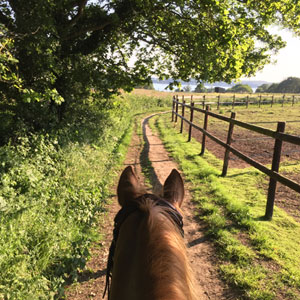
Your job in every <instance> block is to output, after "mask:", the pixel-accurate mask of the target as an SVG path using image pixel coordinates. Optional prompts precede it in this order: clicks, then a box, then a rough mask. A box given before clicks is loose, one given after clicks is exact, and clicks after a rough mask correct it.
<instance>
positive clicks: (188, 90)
mask: <svg viewBox="0 0 300 300" xmlns="http://www.w3.org/2000/svg"><path fill="white" fill-rule="evenodd" d="M183 91H184V92H187V93H189V92H191V91H192V88H191V86H190V85H189V84H188V85H186V86H185V87H184V88H183Z"/></svg>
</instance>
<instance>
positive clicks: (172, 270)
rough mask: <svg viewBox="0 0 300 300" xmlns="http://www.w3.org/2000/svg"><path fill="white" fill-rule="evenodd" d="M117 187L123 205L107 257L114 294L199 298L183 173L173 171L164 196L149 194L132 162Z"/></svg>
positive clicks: (118, 299) (122, 299)
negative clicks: (186, 235) (186, 234)
mask: <svg viewBox="0 0 300 300" xmlns="http://www.w3.org/2000/svg"><path fill="white" fill-rule="evenodd" d="M117 191H118V201H119V204H120V205H121V210H120V211H119V213H118V214H117V215H116V218H115V229H114V239H113V242H112V245H111V248H110V255H109V259H108V268H107V288H108V294H109V295H108V297H109V299H110V300H171V299H172V300H195V299H196V296H195V292H194V288H193V277H192V272H191V270H190V267H189V264H188V259H187V256H186V249H185V244H184V240H183V229H182V225H183V224H182V216H181V213H180V206H181V204H182V202H183V197H184V186H183V181H182V178H181V176H180V174H179V173H178V172H177V171H176V170H175V169H174V170H173V171H172V172H171V174H170V175H169V177H168V178H167V179H166V181H165V184H164V187H163V198H160V197H158V196H155V195H153V194H146V193H145V190H144V189H142V188H141V187H140V186H139V183H138V180H137V177H136V176H135V174H134V172H133V170H132V168H131V167H127V168H126V169H125V170H124V171H123V173H122V175H121V177H120V181H119V185H118V190H117ZM110 277H112V278H111V288H110V286H109V282H110Z"/></svg>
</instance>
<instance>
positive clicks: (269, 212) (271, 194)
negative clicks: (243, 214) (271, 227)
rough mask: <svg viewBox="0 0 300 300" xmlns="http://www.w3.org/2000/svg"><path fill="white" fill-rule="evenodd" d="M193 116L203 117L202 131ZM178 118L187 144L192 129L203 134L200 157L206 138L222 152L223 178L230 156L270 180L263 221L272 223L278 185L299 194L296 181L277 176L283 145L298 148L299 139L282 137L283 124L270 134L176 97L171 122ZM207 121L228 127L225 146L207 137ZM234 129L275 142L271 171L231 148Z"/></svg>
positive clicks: (280, 123)
mask: <svg viewBox="0 0 300 300" xmlns="http://www.w3.org/2000/svg"><path fill="white" fill-rule="evenodd" d="M179 106H181V114H180V113H179ZM186 109H189V110H190V114H189V120H188V119H187V118H186ZM194 112H200V113H203V114H204V124H203V128H201V127H199V126H198V125H196V124H194V123H193V120H194ZM178 117H179V118H180V119H181V124H180V132H181V133H182V131H183V122H186V123H187V124H189V130H188V141H190V140H191V135H192V128H195V129H196V130H199V131H201V132H202V133H203V137H202V148H201V152H200V155H203V154H204V152H205V141H206V137H208V138H210V139H212V140H213V141H215V142H216V143H217V144H219V145H221V146H223V147H224V148H225V154H224V163H223V170H222V176H226V174H227V169H228V161H229V154H230V153H232V154H234V155H236V156H237V157H239V158H240V159H242V160H243V161H245V162H247V163H248V164H250V165H251V166H253V167H255V168H256V169H258V170H260V171H261V172H263V173H265V174H266V175H268V176H269V177H270V182H269V189H268V198H267V205H266V212H265V219H267V220H271V219H272V216H273V208H274V200H275V192H276V184H277V181H278V182H280V183H282V184H283V185H285V186H287V187H289V188H291V189H292V190H294V191H296V192H298V193H300V185H299V184H298V183H296V182H295V181H293V180H290V179H288V178H287V177H284V176H282V175H281V174H279V173H278V171H279V164H280V156H281V148H282V142H287V143H292V144H295V145H298V146H299V145H300V137H298V136H294V135H289V134H285V133H284V130H285V122H278V124H277V130H276V131H273V130H270V129H266V128H263V127H259V126H255V125H252V124H249V123H245V122H241V121H238V120H235V113H234V112H232V113H231V117H230V118H228V117H225V116H222V115H218V114H215V113H212V112H211V111H210V108H209V106H208V105H207V106H206V109H201V108H198V107H195V102H193V101H192V100H191V103H190V104H187V103H186V102H185V101H184V100H183V101H182V102H179V100H178V99H176V97H175V96H174V98H173V105H172V122H177V119H178ZM208 117H213V118H216V119H219V120H222V121H224V122H227V123H229V128H228V133H227V140H226V143H225V142H223V141H221V140H220V139H219V138H217V137H215V136H214V135H212V134H211V133H209V132H208V131H207V124H208ZM234 126H238V127H241V128H245V129H248V130H250V131H254V132H257V133H260V134H262V135H265V136H268V137H271V138H274V139H275V144H274V152H273V160H272V168H271V169H268V168H267V167H265V166H264V165H262V164H260V163H259V162H257V161H256V160H254V159H252V158H251V157H249V156H247V155H245V154H243V153H242V152H240V151H239V150H237V149H236V148H234V147H232V146H231V140H232V133H233V129H234Z"/></svg>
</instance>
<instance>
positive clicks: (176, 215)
mask: <svg viewBox="0 0 300 300" xmlns="http://www.w3.org/2000/svg"><path fill="white" fill-rule="evenodd" d="M143 199H150V200H152V201H153V202H154V204H155V206H162V207H166V208H167V209H166V212H167V213H168V215H169V216H170V218H171V219H172V220H173V222H174V223H175V224H176V225H177V227H178V229H179V231H180V234H181V235H182V237H183V236H184V231H183V221H182V219H183V218H182V215H181V213H180V212H179V211H178V210H177V209H176V208H175V207H174V206H173V205H172V204H171V203H169V202H168V201H166V200H164V199H162V198H160V197H158V196H155V195H153V194H144V195H142V196H140V197H138V198H136V199H135V201H132V202H131V203H130V204H128V205H126V206H124V207H122V208H121V209H120V210H119V212H118V213H117V215H116V216H115V219H114V230H113V240H112V242H111V245H110V248H109V254H108V260H107V268H106V284H105V290H104V293H103V298H104V297H105V294H106V292H107V293H108V300H109V297H110V296H109V294H110V282H111V278H112V269H113V263H114V254H115V249H116V245H117V240H118V236H119V232H120V228H121V225H122V224H123V223H124V221H125V220H126V219H127V217H128V216H130V215H131V214H132V213H133V212H135V211H137V210H139V201H140V200H143Z"/></svg>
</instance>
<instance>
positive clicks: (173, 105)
mask: <svg viewBox="0 0 300 300" xmlns="http://www.w3.org/2000/svg"><path fill="white" fill-rule="evenodd" d="M175 100H176V98H175V96H173V101H172V122H174V109H175Z"/></svg>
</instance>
